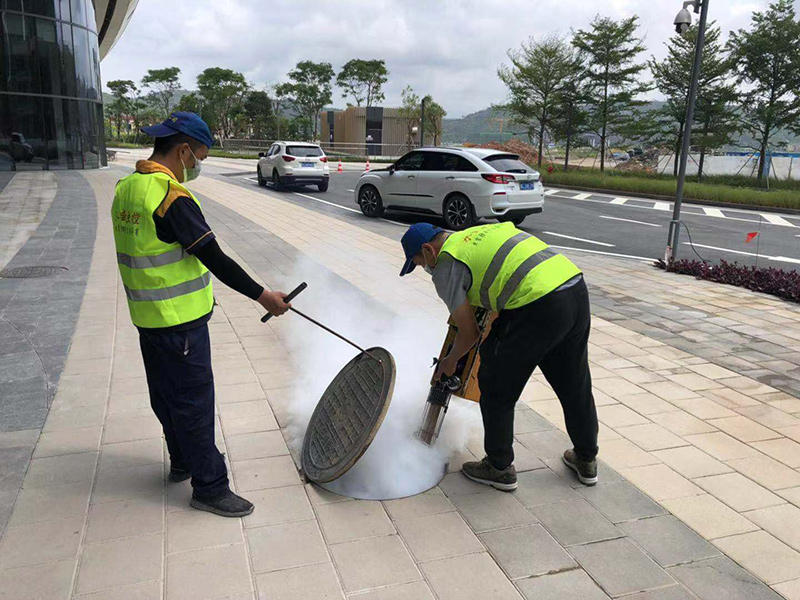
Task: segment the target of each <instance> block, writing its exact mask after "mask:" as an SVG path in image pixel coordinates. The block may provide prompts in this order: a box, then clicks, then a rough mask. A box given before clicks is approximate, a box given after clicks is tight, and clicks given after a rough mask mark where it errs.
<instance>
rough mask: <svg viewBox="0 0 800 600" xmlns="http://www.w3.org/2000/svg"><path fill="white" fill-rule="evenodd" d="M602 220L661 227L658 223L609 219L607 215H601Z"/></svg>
mask: <svg viewBox="0 0 800 600" xmlns="http://www.w3.org/2000/svg"><path fill="white" fill-rule="evenodd" d="M600 218H601V219H610V220H612V221H625V222H626V223H636V224H637V225H647V226H648V227H661V225H658V224H657V223H645V222H644V221H634V220H633V219H621V218H620V217H608V216H606V215H600Z"/></svg>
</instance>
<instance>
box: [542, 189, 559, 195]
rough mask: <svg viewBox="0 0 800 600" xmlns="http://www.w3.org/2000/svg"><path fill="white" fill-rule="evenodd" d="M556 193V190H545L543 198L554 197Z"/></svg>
mask: <svg viewBox="0 0 800 600" xmlns="http://www.w3.org/2000/svg"><path fill="white" fill-rule="evenodd" d="M557 192H558V190H545V191H544V195H545V196H553V195H555V194H556V193H557Z"/></svg>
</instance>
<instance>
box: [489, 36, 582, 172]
mask: <svg viewBox="0 0 800 600" xmlns="http://www.w3.org/2000/svg"><path fill="white" fill-rule="evenodd" d="M508 59H509V61H510V62H511V64H510V66H507V65H502V66H501V67H500V69H499V70H498V75H499V77H500V79H501V80H502V81H503V83H505V84H506V86H507V87H508V90H509V96H508V100H507V101H506V103H505V104H504V105H503V108H504V109H505V110H506V111H508V112H509V113H511V115H512V123H513V124H518V125H521V126H523V127H524V128H525V130H526V131H527V133H528V137H529V139H530V140H531V141H534V140H535V141H536V142H538V145H539V166H540V167H541V165H542V154H543V152H544V143H545V137H546V136H547V135H548V134H550V135H551V136H552V135H553V129H554V128H555V124H556V120H557V119H559V118H563V115H564V113H565V112H566V111H567V110H569V109H568V103H567V95H569V94H570V93H571V92H572V90H573V86H574V85H575V81H576V79H577V77H576V75H577V74H578V73H580V71H581V69H582V68H583V66H582V61H581V58H580V57H579V56H578V53H577V52H576V51H575V49H574V48H573V47H571V46H570V45H569V44H568V43H567V42H566V41H565V40H564V38H562V37H560V36H557V35H549V36H546V37H544V38H541V39H534V38H531V39H529V40H528V41H527V42H523V43H522V46H521V48H520V49H519V50H509V51H508Z"/></svg>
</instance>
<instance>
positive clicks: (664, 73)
mask: <svg viewBox="0 0 800 600" xmlns="http://www.w3.org/2000/svg"><path fill="white" fill-rule="evenodd" d="M698 34H699V27H698V26H697V25H695V26H693V27H692V28H691V29H690V30H689V31H688V32H687V33H686V34H685V35H678V34H676V35H674V36H673V37H672V38H671V39H670V40H669V42H667V49H668V51H667V58H666V59H664V60H661V61H659V60H656V59H655V57H654V58H652V59H651V60H650V63H649V64H650V69H651V71H652V72H653V79H654V81H655V84H656V87H657V88H658V90H659V91H660V92H661V93H662V94H664V96H666V97H667V102H666V103H665V104H664V106H663V107H662V108H661V109H659V111H658V114H657V115H656V117H657V118H658V120H659V123H660V126H659V128H658V129H659V130H660V131H661V132H662V139H663V140H664V141H665V142H666V143H668V144H669V145H670V146H672V147H674V148H675V174H677V165H678V159H679V158H680V152H681V147H682V144H683V129H684V126H685V124H686V108H687V106H686V105H687V102H688V99H689V87H690V85H691V80H692V69H693V68H694V54H695V47H696V45H697V36H698ZM721 38H722V31H721V30H720V28H719V27H716V26H715V24H714V23H711V24H710V25H709V27H708V30H707V31H706V46H705V50H704V52H703V63H702V67H701V69H700V78H699V83H698V88H697V104H696V110H695V121H696V122H695V124H694V130H693V135H692V145H693V146H699V147H700V165H699V171H700V177H701V178H702V176H703V168H704V164H705V156H706V153H707V151H708V150H709V149H713V148H719V147H722V146H725V145H728V144H730V143H732V142H733V140H734V138H735V134H736V132H737V131H738V128H739V125H738V120H739V119H738V116H737V114H736V111H735V110H734V108H733V104H734V103H735V102H736V100H737V98H738V92H737V89H736V85H735V83H733V82H732V81H731V77H732V75H733V63H732V61H731V59H730V56H729V55H728V53H727V52H726V51H725V49H724V47H723V46H722V43H721Z"/></svg>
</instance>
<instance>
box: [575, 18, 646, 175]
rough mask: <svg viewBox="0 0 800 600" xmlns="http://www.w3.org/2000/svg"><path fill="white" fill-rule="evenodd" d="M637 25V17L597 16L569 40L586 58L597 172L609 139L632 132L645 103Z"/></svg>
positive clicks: (603, 162) (591, 126)
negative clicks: (597, 148)
mask: <svg viewBox="0 0 800 600" xmlns="http://www.w3.org/2000/svg"><path fill="white" fill-rule="evenodd" d="M638 28H639V17H637V16H633V17H631V18H629V19H623V20H621V21H615V20H613V19H611V18H608V17H600V16H597V17H595V19H594V20H593V21H592V23H591V29H589V30H588V31H586V30H582V29H581V30H579V31H578V32H577V33H576V34H575V36H574V38H573V40H572V43H573V45H574V46H575V47H576V48H577V49H578V50H580V51H581V52H582V53H583V54H584V56H585V57H586V65H587V66H586V71H585V73H584V78H585V80H586V82H587V84H588V86H589V99H588V102H587V108H588V110H589V127H590V128H591V130H592V131H593V132H594V133H596V134H597V135H598V136H599V137H600V170H601V171H603V170H605V164H606V163H605V159H606V151H607V150H608V147H609V144H608V142H609V138H610V137H611V136H615V137H622V138H625V137H626V136H629V135H631V134H632V133H634V132H635V131H636V127H637V119H638V118H639V109H640V108H641V107H643V106H645V105H646V104H647V102H646V101H644V100H640V99H639V96H640V95H641V94H644V93H646V92H648V91H650V89H651V87H650V86H649V85H648V84H645V83H642V82H640V81H639V76H640V75H641V73H642V71H643V70H644V69H645V68H646V63H643V62H640V61H639V60H637V56H638V55H639V54H640V53H641V52H643V51H644V50H645V46H644V44H643V42H642V40H641V39H640V38H638V37H636V33H637V30H638Z"/></svg>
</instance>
